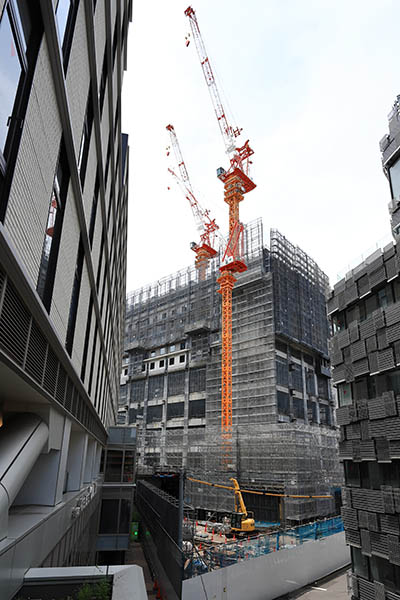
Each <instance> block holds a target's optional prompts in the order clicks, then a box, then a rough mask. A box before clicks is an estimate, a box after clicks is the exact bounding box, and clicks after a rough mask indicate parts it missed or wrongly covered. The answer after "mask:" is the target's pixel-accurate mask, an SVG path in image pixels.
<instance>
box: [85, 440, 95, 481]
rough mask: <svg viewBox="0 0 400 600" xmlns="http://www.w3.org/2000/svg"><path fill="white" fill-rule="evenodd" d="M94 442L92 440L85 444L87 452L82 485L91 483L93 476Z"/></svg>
mask: <svg viewBox="0 0 400 600" xmlns="http://www.w3.org/2000/svg"><path fill="white" fill-rule="evenodd" d="M94 453H95V441H94V440H93V439H90V438H89V439H88V443H87V451H86V461H85V468H84V473H83V483H91V481H92V475H93V463H94V457H95V454H94Z"/></svg>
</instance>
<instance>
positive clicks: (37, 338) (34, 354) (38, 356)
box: [25, 320, 47, 384]
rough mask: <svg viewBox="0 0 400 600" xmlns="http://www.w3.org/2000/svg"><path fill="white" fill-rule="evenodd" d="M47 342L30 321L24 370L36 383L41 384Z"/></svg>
mask: <svg viewBox="0 0 400 600" xmlns="http://www.w3.org/2000/svg"><path fill="white" fill-rule="evenodd" d="M46 351H47V341H46V338H45V337H44V335H43V334H42V333H41V331H40V329H39V328H38V326H37V325H36V323H35V322H34V321H33V320H32V324H31V331H30V335H29V343H28V351H27V354H26V361H25V370H26V372H27V373H28V375H30V376H31V377H32V378H33V379H34V380H35V381H36V382H37V383H39V384H42V381H43V371H44V365H45V362H46Z"/></svg>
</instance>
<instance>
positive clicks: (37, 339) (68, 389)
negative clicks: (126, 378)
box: [0, 269, 106, 442]
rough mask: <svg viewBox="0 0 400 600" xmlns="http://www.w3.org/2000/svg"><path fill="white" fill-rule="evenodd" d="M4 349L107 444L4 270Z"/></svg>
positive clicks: (0, 327)
mask: <svg viewBox="0 0 400 600" xmlns="http://www.w3.org/2000/svg"><path fill="white" fill-rule="evenodd" d="M1 298H3V303H2V304H1ZM0 349H1V350H3V352H4V353H5V354H6V355H7V356H8V357H9V358H10V359H11V360H12V361H13V362H14V363H15V364H16V365H18V366H19V367H21V368H22V369H23V370H24V371H25V373H26V374H27V375H29V376H30V377H31V378H32V379H33V380H34V381H35V382H36V383H37V384H38V385H40V386H41V387H42V388H43V389H44V390H45V391H46V392H47V393H48V394H49V395H50V396H51V397H52V398H53V399H54V400H56V401H57V402H58V403H59V404H61V405H62V406H63V407H64V408H65V409H66V410H67V411H69V412H70V413H71V414H72V415H73V416H74V417H75V418H77V419H78V421H80V422H81V423H82V424H83V425H84V426H85V427H86V428H87V429H88V430H89V431H91V432H92V433H93V434H94V435H95V436H96V437H97V438H98V439H99V440H101V441H102V442H105V441H106V435H105V432H104V429H103V428H102V427H101V425H100V424H99V423H98V422H97V419H96V418H95V417H94V416H93V415H92V413H91V412H90V410H89V408H88V406H87V404H86V402H85V400H84V397H83V396H80V395H79V392H78V390H77V389H76V387H75V386H74V384H73V382H72V381H71V379H70V378H69V377H68V375H67V373H66V371H65V369H64V367H63V366H62V365H61V363H60V361H59V359H58V357H57V355H56V354H55V352H54V350H53V349H52V348H51V347H50V346H49V344H48V342H47V339H46V338H45V336H44V335H43V333H42V331H41V330H40V328H39V327H38V325H37V324H36V322H35V321H34V319H33V318H32V317H31V315H30V312H29V310H28V309H27V307H26V306H25V304H24V302H23V301H22V299H21V298H20V296H19V294H18V292H17V291H16V289H15V287H14V286H13V284H12V283H11V282H10V281H9V280H8V279H6V276H5V274H4V272H3V271H2V270H1V269H0Z"/></svg>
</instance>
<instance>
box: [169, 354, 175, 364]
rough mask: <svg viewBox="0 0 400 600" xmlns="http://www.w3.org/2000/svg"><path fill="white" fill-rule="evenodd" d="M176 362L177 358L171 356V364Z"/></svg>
mask: <svg viewBox="0 0 400 600" xmlns="http://www.w3.org/2000/svg"><path fill="white" fill-rule="evenodd" d="M174 363H175V358H174V357H173V356H171V358H170V359H169V364H170V365H173V364H174Z"/></svg>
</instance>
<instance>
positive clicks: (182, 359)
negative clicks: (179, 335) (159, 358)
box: [179, 354, 185, 363]
mask: <svg viewBox="0 0 400 600" xmlns="http://www.w3.org/2000/svg"><path fill="white" fill-rule="evenodd" d="M179 362H180V363H184V362H185V355H184V354H181V356H180V357H179Z"/></svg>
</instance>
